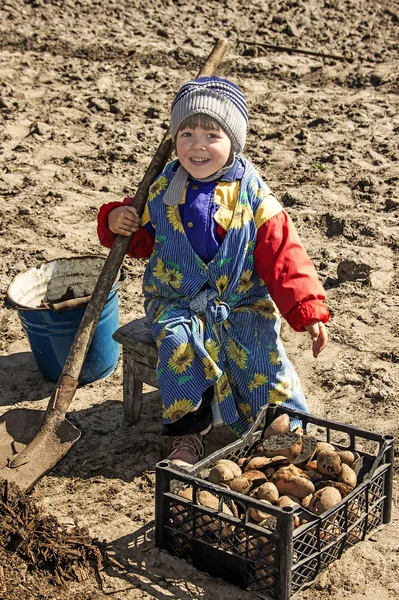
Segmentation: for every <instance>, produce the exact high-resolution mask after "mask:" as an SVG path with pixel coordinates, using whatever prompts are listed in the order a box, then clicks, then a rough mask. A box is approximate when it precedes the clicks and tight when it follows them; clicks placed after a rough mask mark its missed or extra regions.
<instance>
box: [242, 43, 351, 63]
mask: <svg viewBox="0 0 399 600" xmlns="http://www.w3.org/2000/svg"><path fill="white" fill-rule="evenodd" d="M238 43H239V44H246V45H247V46H259V47H260V48H267V49H268V50H277V51H279V52H290V53H292V54H307V55H309V56H319V57H320V58H332V59H334V60H346V61H347V62H353V59H352V58H350V57H349V56H342V55H340V54H326V53H325V52H316V51H315V50H307V49H306V48H293V47H290V46H278V45H276V44H264V43H262V42H248V41H247V40H238Z"/></svg>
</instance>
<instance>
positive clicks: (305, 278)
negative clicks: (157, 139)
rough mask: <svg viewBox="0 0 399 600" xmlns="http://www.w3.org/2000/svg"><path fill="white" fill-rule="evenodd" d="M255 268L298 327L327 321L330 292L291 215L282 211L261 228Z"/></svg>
mask: <svg viewBox="0 0 399 600" xmlns="http://www.w3.org/2000/svg"><path fill="white" fill-rule="evenodd" d="M254 260H255V268H256V270H257V272H258V274H259V276H260V277H261V278H262V279H263V280H264V282H265V283H266V285H267V288H268V290H269V292H270V295H271V297H272V298H273V300H274V302H275V303H276V305H277V307H278V309H279V311H280V312H281V314H282V315H283V317H284V318H285V319H286V320H287V321H288V323H289V324H290V325H291V327H292V328H293V329H295V330H296V331H304V330H305V326H306V325H309V324H310V323H312V322H313V321H323V323H326V322H327V321H328V320H329V318H330V313H329V311H328V308H327V306H326V305H325V303H324V302H325V299H326V294H325V291H324V289H323V286H322V285H321V283H320V281H319V278H318V276H317V273H316V269H315V268H314V266H313V263H312V262H311V260H310V258H309V256H308V255H307V253H306V251H305V249H304V247H303V246H302V243H301V241H300V239H299V236H298V233H297V231H296V229H295V227H294V224H293V223H292V221H291V219H290V217H289V215H288V214H287V213H286V212H285V211H281V212H279V213H277V214H276V215H274V216H273V217H271V219H269V220H268V221H267V222H266V223H265V224H264V225H262V226H261V227H260V228H259V229H258V234H257V241H256V246H255V252H254Z"/></svg>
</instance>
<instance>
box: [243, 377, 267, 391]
mask: <svg viewBox="0 0 399 600" xmlns="http://www.w3.org/2000/svg"><path fill="white" fill-rule="evenodd" d="M267 381H268V379H267V375H264V374H263V373H255V375H254V376H253V378H252V381H250V382H249V384H248V389H249V391H250V392H253V391H254V390H256V388H258V387H260V386H261V385H265V383H267Z"/></svg>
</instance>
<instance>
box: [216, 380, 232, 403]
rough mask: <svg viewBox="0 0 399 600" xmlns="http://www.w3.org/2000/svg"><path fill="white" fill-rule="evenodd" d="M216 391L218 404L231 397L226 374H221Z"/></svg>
mask: <svg viewBox="0 0 399 600" xmlns="http://www.w3.org/2000/svg"><path fill="white" fill-rule="evenodd" d="M216 389H217V394H218V399H219V403H220V402H223V400H225V399H226V398H228V397H229V396H230V395H231V387H230V384H229V380H228V379H227V375H226V373H223V375H222V376H221V378H220V379H219V380H218V381H217V382H216Z"/></svg>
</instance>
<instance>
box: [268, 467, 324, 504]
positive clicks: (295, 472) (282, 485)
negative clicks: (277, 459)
mask: <svg viewBox="0 0 399 600" xmlns="http://www.w3.org/2000/svg"><path fill="white" fill-rule="evenodd" d="M273 483H274V484H275V485H276V487H277V489H278V491H279V492H280V494H281V495H289V496H296V497H297V498H299V499H300V500H302V498H304V497H305V496H308V495H309V494H312V493H313V492H314V491H315V487H314V484H313V483H312V482H311V481H310V479H307V478H306V477H305V476H304V475H303V473H302V471H301V470H300V469H298V468H297V467H295V466H294V465H290V466H289V467H281V469H279V470H278V471H277V472H276V473H275V475H274V477H273Z"/></svg>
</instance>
